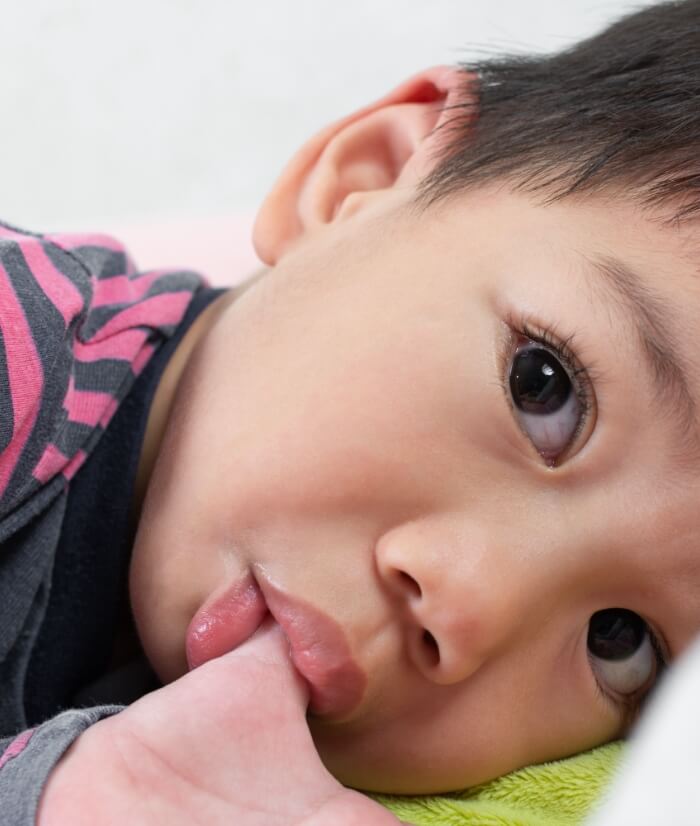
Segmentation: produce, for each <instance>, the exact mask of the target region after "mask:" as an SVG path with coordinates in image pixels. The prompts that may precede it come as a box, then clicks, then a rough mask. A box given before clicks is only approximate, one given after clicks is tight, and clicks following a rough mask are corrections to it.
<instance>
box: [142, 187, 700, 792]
mask: <svg viewBox="0 0 700 826" xmlns="http://www.w3.org/2000/svg"><path fill="white" fill-rule="evenodd" d="M410 194H411V193H409V192H406V191H404V190H396V191H393V192H391V193H389V194H386V195H385V197H383V198H382V199H379V200H378V201H377V203H376V204H375V205H373V206H372V207H368V208H367V209H365V210H363V211H360V212H359V213H357V214H356V215H354V216H352V217H350V218H348V219H347V220H344V221H339V222H333V223H331V224H328V225H325V226H322V227H319V228H318V229H317V230H316V231H315V232H314V233H312V234H311V235H310V236H309V237H308V238H306V239H305V241H304V242H301V243H299V244H297V245H296V246H295V247H294V248H292V249H291V250H290V251H289V252H288V253H287V254H286V255H285V256H284V257H283V259H282V260H281V261H280V263H279V264H278V265H277V266H276V267H275V268H273V270H271V272H270V273H269V275H268V276H267V277H266V278H264V279H263V280H261V281H260V282H259V283H258V284H256V285H255V286H254V287H253V288H252V289H251V290H250V291H249V292H247V293H246V294H245V295H243V296H242V297H241V298H240V299H239V300H238V301H237V302H235V303H234V304H232V305H231V306H230V307H229V308H228V310H227V311H226V312H225V314H224V315H223V316H222V317H221V319H220V321H219V323H218V324H217V325H216V326H215V327H214V329H213V330H212V331H211V332H210V333H209V334H208V336H207V337H206V338H205V339H204V342H203V345H202V346H201V348H200V349H199V351H198V352H197V354H196V358H195V359H194V362H193V363H192V364H191V365H190V367H189V368H188V371H187V372H186V373H185V377H184V379H183V383H182V385H181V394H180V396H179V399H178V402H177V404H176V408H175V411H176V412H175V415H174V418H173V421H172V423H171V425H170V428H169V431H168V433H167V434H166V442H165V447H164V450H163V451H162V453H161V457H160V459H159V463H158V465H157V467H156V471H155V476H154V479H155V484H153V485H151V490H150V492H149V499H148V501H147V506H146V509H145V513H144V516H143V519H142V526H141V531H140V534H139V537H138V540H137V543H136V549H135V556H134V565H133V567H132V582H131V587H132V601H133V606H134V612H135V616H136V620H137V624H138V627H139V631H140V634H141V637H142V641H143V644H144V647H145V650H146V652H147V654H148V656H149V658H150V659H151V660H152V662H153V664H154V666H155V667H156V669H157V671H158V672H159V674H160V675H161V677H162V678H163V679H164V680H170V679H173V678H175V677H177V676H179V675H181V674H182V673H184V672H185V671H186V669H187V664H186V660H185V647H184V645H185V634H186V630H187V627H188V623H189V622H190V620H191V619H192V616H193V614H194V613H195V612H196V611H197V610H198V608H199V607H200V606H201V605H202V603H203V602H204V601H205V600H206V599H207V598H208V597H209V596H210V595H211V594H212V593H213V592H214V591H215V590H216V589H221V588H222V587H227V586H228V585H230V584H231V583H233V582H236V581H239V580H241V579H242V578H243V577H244V576H245V575H246V574H247V573H248V572H251V571H252V572H253V574H254V575H255V576H258V577H260V578H261V579H264V580H265V581H270V582H272V583H274V584H276V585H277V586H278V587H279V588H280V589H282V590H283V591H284V592H286V593H287V594H289V595H292V596H293V597H294V598H296V599H298V600H303V601H304V602H305V603H306V604H308V605H309V606H312V608H313V609H314V610H315V611H317V612H321V613H322V614H324V615H326V616H327V617H329V618H331V619H332V620H333V621H335V622H336V623H337V624H338V625H339V626H340V627H341V628H342V631H343V634H344V636H345V639H346V641H347V644H348V645H349V647H350V650H351V652H352V656H353V658H354V659H355V661H356V663H357V664H358V665H359V667H360V668H361V669H362V671H363V672H364V674H365V676H366V686H365V690H364V693H363V694H362V697H361V700H360V702H359V704H358V705H356V707H354V708H353V709H352V710H351V711H350V712H349V713H347V714H345V715H344V716H343V715H341V716H338V715H334V714H333V713H331V714H328V715H325V716H324V715H321V716H319V717H315V716H311V718H310V721H309V722H310V726H311V730H312V733H313V735H314V738H315V741H316V744H317V747H318V749H319V752H320V754H321V756H322V757H323V759H324V761H325V762H326V764H327V765H328V767H329V768H330V769H331V770H332V771H333V772H334V773H335V774H337V776H338V777H339V778H340V779H341V780H342V781H344V782H345V783H347V784H349V785H356V786H358V787H361V788H366V789H377V790H392V791H402V790H405V791H412V792H421V791H428V790H444V789H450V788H456V787H461V786H465V785H471V784H474V783H477V782H479V781H481V780H484V779H486V778H491V777H493V776H495V775H498V774H501V773H504V772H507V771H508V770H511V769H514V768H516V767H519V766H521V765H524V764H527V763H532V762H536V761H541V760H545V759H551V758H557V757H562V756H565V755H567V754H571V753H573V752H576V751H579V750H582V749H586V748H587V747H591V746H593V745H596V744H599V743H601V742H602V741H605V740H607V739H610V738H613V737H615V736H616V735H618V734H620V732H621V729H622V728H623V713H622V711H621V709H620V707H619V706H618V705H616V702H615V701H613V700H611V699H607V698H606V697H605V696H604V695H603V694H602V693H601V689H600V688H599V687H598V682H597V681H599V682H600V683H601V685H602V686H603V692H606V691H607V692H609V693H612V694H613V695H614V693H615V689H616V688H618V689H619V688H621V687H624V686H625V685H626V686H628V687H631V688H635V687H639V686H640V685H641V684H642V683H645V682H648V681H649V680H648V679H647V678H652V679H653V671H654V666H653V665H651V664H650V663H651V662H652V661H653V660H654V656H650V657H647V658H646V659H645V656H636V657H631V658H630V659H629V660H627V661H623V662H622V663H613V664H611V663H610V662H605V661H603V660H597V661H594V663H595V664H594V665H593V666H592V661H591V658H590V654H589V651H588V647H587V634H588V629H589V620H590V618H591V616H592V615H593V614H594V613H595V612H597V611H600V610H603V609H608V608H625V609H628V610H630V611H633V612H636V613H637V614H639V615H640V616H641V617H643V618H644V619H645V620H646V621H647V622H648V623H649V624H650V626H651V627H652V628H653V629H654V632H655V633H656V635H657V636H659V637H660V638H662V639H664V640H665V641H666V644H667V645H668V647H669V649H670V651H671V652H672V655H673V656H675V655H676V654H677V653H678V652H680V651H681V650H682V649H683V648H684V647H685V646H686V645H687V644H688V642H689V641H690V639H691V636H692V635H693V633H694V632H695V631H696V630H697V629H698V627H700V598H699V595H700V588H699V584H700V565H699V564H698V555H697V537H698V531H699V530H700V511H699V509H698V501H700V500H699V495H700V491H699V485H698V475H699V474H698V468H699V467H700V466H699V465H698V464H697V461H698V459H697V456H698V451H697V449H695V450H694V452H691V451H693V448H692V447H691V445H694V444H695V442H696V440H697V438H698V429H697V426H696V425H692V426H690V427H689V429H688V431H687V434H686V435H687V437H688V439H687V444H684V443H683V442H682V441H681V436H680V434H679V433H678V430H677V428H676V427H675V425H674V416H675V415H676V414H679V413H680V412H681V411H682V410H683V409H684V408H683V404H684V401H683V399H682V398H681V397H679V396H678V395H677V394H675V393H674V392H673V391H672V390H671V389H670V376H671V370H672V368H671V367H670V363H669V362H665V365H666V366H665V367H663V366H662V367H661V368H660V370H661V372H657V373H656V374H655V375H654V374H652V373H651V372H650V370H649V368H648V366H647V357H646V356H645V355H644V353H643V351H642V349H641V347H640V342H639V340H638V337H637V335H636V333H635V327H634V326H633V324H632V322H631V321H630V320H629V318H628V317H627V316H626V314H625V313H626V310H625V307H624V306H623V305H622V304H621V302H619V301H617V300H615V299H614V298H613V290H612V288H611V287H610V285H609V283H606V281H605V280H604V279H603V276H602V275H601V274H599V273H597V272H596V271H595V269H594V268H593V266H592V265H591V264H590V263H589V261H590V260H592V259H594V258H596V257H601V256H616V257H617V258H619V259H620V261H621V262H623V263H624V264H625V265H626V266H627V267H628V268H630V269H634V270H636V271H638V272H639V274H640V276H641V277H642V279H643V283H642V284H639V285H637V286H636V287H635V289H636V290H637V292H638V293H640V294H641V293H644V294H645V296H646V299H647V300H648V301H650V302H651V303H652V306H653V307H655V308H656V310H658V311H659V313H661V312H663V313H665V312H667V311H668V312H669V313H670V318H671V319H673V321H670V320H669V323H668V327H667V329H666V334H667V335H668V336H669V337H670V339H671V340H672V341H673V343H674V345H675V346H676V347H677V348H678V350H679V352H680V354H681V356H682V358H683V359H684V363H685V366H686V368H687V370H688V376H687V378H688V381H689V390H690V393H691V394H692V395H693V396H694V397H695V398H697V397H698V394H700V371H699V370H698V366H697V359H696V350H697V348H696V347H695V345H694V343H693V342H694V340H695V338H696V337H697V334H696V333H694V332H693V331H697V330H698V329H700V283H699V282H698V280H697V268H696V267H695V266H694V264H693V262H692V257H691V253H692V251H691V250H690V248H689V246H688V245H687V244H686V243H684V241H685V240H687V239H686V234H685V233H686V231H685V230H683V231H681V230H669V229H662V228H661V227H660V225H658V224H653V223H651V222H650V221H648V220H646V219H645V218H644V217H642V215H641V214H640V213H639V212H637V211H635V210H633V209H632V208H631V207H630V206H626V205H624V204H623V203H621V202H620V201H618V202H614V201H611V202H610V203H604V202H603V201H601V200H591V201H590V202H589V203H588V204H587V205H585V204H582V203H576V202H575V201H573V200H569V201H564V202H561V203H559V204H555V205H552V206H548V207H542V206H535V205H533V203H532V202H531V201H529V200H527V199H526V198H525V197H524V196H516V195H513V194H509V193H507V192H505V191H500V192H499V191H497V190H496V189H495V188H494V189H490V190H481V191H475V192H472V193H469V194H466V195H462V196H460V197H459V198H458V199H456V200H454V201H453V202H452V203H449V204H445V205H444V206H443V207H442V208H440V209H438V210H437V211H435V212H432V213H427V214H426V215H424V216H421V217H416V216H411V215H409V214H408V213H407V212H406V211H405V210H402V208H401V207H402V205H404V204H405V203H406V202H407V200H408V198H409V196H410ZM688 237H689V236H688ZM521 315H524V316H525V317H526V320H527V322H528V324H529V327H530V328H531V330H532V328H534V329H535V330H538V329H539V328H542V327H544V328H548V329H551V330H553V336H554V337H555V340H560V339H561V340H567V339H568V338H569V336H572V335H573V336H574V338H573V339H572V340H571V341H570V342H569V345H570V348H571V349H573V350H574V351H575V352H576V353H577V355H578V356H579V358H580V359H581V361H582V362H583V363H584V364H586V365H587V366H589V367H590V368H591V371H592V376H591V379H592V381H593V387H592V392H593V394H594V400H593V402H592V408H591V410H590V412H589V415H588V418H587V420H586V421H585V422H584V423H583V426H582V429H581V431H580V433H579V435H578V436H576V437H575V438H574V441H573V443H571V444H570V445H569V446H568V447H567V446H566V442H567V439H568V438H569V437H570V436H571V434H572V433H573V432H574V431H575V429H576V426H577V420H578V411H579V410H580V407H578V406H577V405H578V402H577V401H576V395H575V394H574V395H571V396H569V398H568V401H567V402H566V403H565V404H563V405H562V406H559V407H558V406H557V405H556V404H555V405H554V407H553V408H552V409H553V412H551V413H546V412H543V411H542V409H540V408H537V407H535V408H534V410H535V411H536V412H534V413H531V414H530V418H529V419H526V418H525V417H524V416H523V413H522V412H520V411H518V412H516V410H515V408H514V406H513V404H512V402H511V401H510V400H509V399H512V395H510V396H509V395H508V394H510V393H512V392H513V390H512V388H511V385H510V384H509V377H510V375H511V373H512V372H513V370H512V369H510V367H509V365H510V362H511V357H512V356H513V354H514V353H515V351H516V350H518V349H519V350H522V349H525V350H527V349H531V350H532V349H533V345H531V344H529V343H528V342H529V340H528V339H525V338H517V337H516V338H515V339H509V336H508V330H509V327H508V321H509V319H510V321H511V322H512V323H517V322H518V319H519V318H520V316H521ZM643 333H644V335H645V336H647V337H648V339H649V341H651V342H656V344H657V345H660V339H659V335H658V330H657V329H655V327H654V325H653V324H652V323H651V320H647V323H646V324H645V325H644V327H643ZM501 353H505V356H506V358H505V362H504V361H503V360H502V358H501V355H499V354H501ZM540 355H541V351H540ZM518 363H519V364H520V365H521V366H520V370H521V375H522V376H526V375H527V374H526V371H525V368H524V367H523V366H522V362H518ZM538 364H539V368H538V369H539V371H540V374H541V373H542V371H543V370H544V372H545V373H546V374H548V375H552V374H553V373H554V375H557V373H556V364H557V360H556V358H554V357H551V356H550V357H549V359H548V360H545V361H540V362H539V363H538ZM663 370H666V375H664V373H663ZM558 375H559V378H558V379H557V383H556V384H555V390H556V393H559V394H561V395H565V390H566V387H567V379H566V378H565V376H562V375H561V374H558ZM502 381H504V382H505V389H506V391H507V392H506V393H504V389H503V387H502ZM522 381H523V384H522V385H521V387H522V392H523V394H524V393H525V391H528V390H530V388H531V385H532V382H530V384H528V383H527V382H526V381H525V378H522ZM657 383H658V384H661V387H657ZM517 386H518V385H517V384H516V387H517ZM556 393H555V396H554V398H555V399H556ZM521 400H522V397H521ZM544 422H546V423H547V424H546V425H543V423H544ZM519 423H520V424H519ZM547 430H548V433H547V432H545V431H547ZM526 431H527V432H529V434H530V438H532V439H533V441H535V442H536V443H537V444H538V446H539V447H540V448H541V447H542V445H543V443H544V442H547V445H548V447H547V450H548V453H547V458H544V457H543V456H542V455H541V453H540V452H538V450H537V449H536V448H535V446H534V445H533V442H532V441H530V439H529V438H528V436H527V435H526ZM547 440H548V441H547ZM556 454H559V455H556ZM425 631H428V632H429V633H430V635H432V639H430V638H427V637H426V636H425ZM633 648H634V646H633ZM642 648H643V649H644V651H647V653H648V651H649V650H650V649H649V647H648V646H647V647H646V648H644V646H642ZM615 668H617V671H616V670H615ZM635 668H637V669H638V671H639V673H638V674H637V676H636V677H635V674H634V669H635ZM596 674H597V677H596Z"/></svg>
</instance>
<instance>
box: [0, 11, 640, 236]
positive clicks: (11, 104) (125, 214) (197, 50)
mask: <svg viewBox="0 0 700 826" xmlns="http://www.w3.org/2000/svg"><path fill="white" fill-rule="evenodd" d="M643 5H648V3H646V4H645V3H644V2H641V3H632V2H627V1H626V0H490V2H483V1H482V2H477V0H343V2H340V1H339V0H248V2H238V0H113V1H110V2H104V0H0V9H1V10H2V18H0V22H1V26H2V41H1V42H2V46H1V48H0V73H1V77H2V82H1V83H0V112H1V113H2V114H1V115H0V141H1V142H2V160H3V175H2V189H1V190H0V193H1V195H0V216H2V217H3V218H4V219H5V220H8V221H11V222H14V223H17V224H20V225H24V226H28V227H31V228H34V229H38V230H40V229H44V230H45V229H60V228H70V227H77V226H81V225H82V226H85V225H86V223H87V224H89V226H90V227H95V226H103V227H104V228H105V229H107V230H109V227H110V224H113V223H115V224H117V225H120V224H123V222H124V221H135V222H142V223H143V222H145V223H148V222H151V223H152V222H160V223H161V224H162V223H163V222H167V221H169V220H182V219H188V218H190V217H191V218H200V219H201V218H202V217H203V216H208V215H224V214H226V215H228V214H233V213H250V212H252V211H253V210H254V209H255V207H256V205H257V204H258V203H259V202H260V200H261V199H262V197H263V196H264V194H265V192H266V190H267V188H268V187H269V186H270V184H271V183H272V181H273V180H274V178H275V177H276V175H277V173H278V172H279V170H280V168H281V167H282V165H283V164H284V162H285V160H286V159H287V158H288V157H289V156H290V155H291V154H292V153H293V152H294V150H295V149H296V148H297V147H298V145H299V144H300V143H301V142H302V141H303V140H304V139H305V138H306V137H308V136H310V135H311V134H312V133H313V132H315V131H316V130H317V129H319V128H320V127H321V126H323V125H324V124H325V123H327V122H329V121H331V120H334V119H336V118H338V117H340V116H342V115H344V114H346V113H347V112H350V111H352V110H353V109H355V108H357V107H359V106H361V105H363V104H365V103H368V102H370V101H371V100H373V99H375V98H377V97H380V96H381V95H383V94H384V93H385V92H387V91H388V90H389V89H391V88H392V87H393V86H394V85H395V84H397V83H399V82H400V81H401V80H403V79H404V78H406V77H408V76H410V75H411V74H413V73H414V72H416V71H417V70H419V69H421V68H423V67H425V66H429V65H431V64H435V63H443V62H449V63H454V62H456V61H458V60H460V59H466V58H468V57H470V56H474V54H475V53H476V51H477V50H478V49H483V48H488V49H490V50H496V51H513V50H517V51H519V52H522V51H537V50H552V49H559V48H561V47H563V46H565V45H567V44H569V43H571V42H573V41H575V40H578V39H580V38H581V37H584V36H586V35H589V34H592V33H594V32H596V31H597V30H599V29H600V28H601V27H603V26H604V25H605V24H606V23H608V22H610V21H611V20H613V19H615V18H617V17H619V16H621V15H622V14H624V13H625V12H627V11H629V10H632V9H633V8H637V7H641V6H643Z"/></svg>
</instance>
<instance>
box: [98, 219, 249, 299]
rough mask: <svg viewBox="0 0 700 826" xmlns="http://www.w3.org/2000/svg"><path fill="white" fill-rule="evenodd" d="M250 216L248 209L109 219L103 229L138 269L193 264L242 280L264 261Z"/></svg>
mask: <svg viewBox="0 0 700 826" xmlns="http://www.w3.org/2000/svg"><path fill="white" fill-rule="evenodd" d="M254 220H255V215H254V214H252V213H251V214H231V215H212V216H209V217H205V218H196V219H191V220H187V219H178V220H172V221H158V222H142V223H138V224H137V223H134V224H110V225H109V226H104V227H102V230H103V231H104V232H106V233H108V234H110V235H114V236H115V237H116V238H118V239H119V240H120V241H122V242H123V243H124V244H125V245H126V248H127V249H128V250H129V252H130V253H131V255H132V257H133V258H134V260H135V261H136V265H137V266H138V268H139V270H148V269H156V268H157V269H163V268H171V267H178V268H186V269H193V270H197V271H198V272H201V273H202V274H203V275H205V276H207V279H208V280H209V282H210V283H211V284H213V285H214V286H220V285H221V286H223V285H227V284H237V283H239V282H240V281H243V280H245V279H246V278H247V277H248V276H249V275H251V274H252V273H253V272H254V271H255V270H257V269H259V268H260V267H261V266H262V263H261V262H260V260H259V259H258V257H257V255H256V254H255V250H254V249H253V242H252V240H251V235H252V230H253V222H254Z"/></svg>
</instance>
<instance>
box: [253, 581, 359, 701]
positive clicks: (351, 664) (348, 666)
mask: <svg viewBox="0 0 700 826" xmlns="http://www.w3.org/2000/svg"><path fill="white" fill-rule="evenodd" d="M254 578H255V580H256V581H257V583H258V586H259V588H260V590H261V591H262V594H263V597H264V598H265V602H266V603H267V607H268V609H269V611H270V613H271V614H272V616H273V618H274V619H275V621H276V622H277V623H278V624H279V625H280V627H281V628H282V630H283V631H284V633H285V635H286V637H287V639H288V640H289V646H290V656H291V659H292V662H293V663H294V666H295V668H296V669H297V671H298V672H299V673H300V674H301V676H302V677H303V678H304V679H305V680H306V681H307V683H308V684H309V695H310V702H309V709H310V711H311V712H313V713H315V714H319V715H324V716H333V717H341V716H346V715H347V714H349V713H350V712H351V711H352V710H353V709H354V708H356V707H357V705H359V703H360V702H361V700H362V696H363V694H364V690H365V686H366V684H367V676H366V674H365V672H364V671H363V670H362V669H361V668H360V666H359V665H358V663H357V662H356V661H355V659H354V658H353V657H352V654H351V651H350V646H349V644H348V641H347V639H346V637H345V634H344V633H343V630H342V628H341V626H340V625H339V624H338V623H337V622H336V621H335V620H333V619H331V618H330V617H329V616H327V615H326V614H324V613H323V612H321V611H320V610H319V609H318V608H315V607H314V606H312V605H310V604H309V603H307V602H305V601H304V600H301V599H299V598H296V597H293V596H292V595H291V594H288V593H287V592H285V591H284V590H283V589H282V588H280V587H279V586H278V585H276V584H275V583H273V582H272V581H271V580H270V579H269V578H268V576H267V575H266V573H265V571H263V570H260V569H259V568H258V569H256V570H255V572H254Z"/></svg>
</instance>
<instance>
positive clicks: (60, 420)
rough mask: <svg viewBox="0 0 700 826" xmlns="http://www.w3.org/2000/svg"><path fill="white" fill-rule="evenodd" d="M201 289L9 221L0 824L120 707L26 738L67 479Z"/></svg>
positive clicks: (2, 383)
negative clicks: (29, 681) (31, 665)
mask: <svg viewBox="0 0 700 826" xmlns="http://www.w3.org/2000/svg"><path fill="white" fill-rule="evenodd" d="M203 284H204V281H203V279H202V277H201V276H200V275H198V274H196V273H193V272H189V271H180V270H177V271H176V270H151V271H148V272H138V271H137V269H136V267H135V265H134V262H133V261H132V260H131V258H130V257H129V255H128V254H127V252H126V250H125V249H124V248H123V246H122V245H121V244H120V243H119V242H118V241H116V240H114V239H113V238H110V237H107V236H104V235H78V234H43V235H42V234H38V233H33V232H28V231H24V230H20V229H17V228H16V227H12V226H10V225H8V224H5V223H0V822H1V823H2V824H6V826H30V824H33V823H34V814H35V810H36V805H37V802H38V798H39V795H40V793H41V789H42V787H43V784H44V782H45V780H46V777H47V776H48V773H49V772H50V770H51V768H52V766H53V765H54V764H55V762H56V761H57V760H58V759H59V758H60V756H61V754H62V753H63V751H64V750H65V749H66V748H67V747H68V746H69V745H70V743H71V742H72V740H73V739H75V737H77V736H78V734H80V732H81V731H82V730H84V728H86V727H87V726H89V725H91V724H92V723H94V722H96V721H97V720H98V719H100V718H101V717H103V716H105V715H108V714H112V713H115V712H117V711H119V710H120V707H119V706H97V707H94V708H91V709H74V710H70V711H66V712H63V713H61V714H59V715H57V716H56V717H54V718H52V719H51V720H49V721H47V722H46V723H43V724H41V725H40V726H38V727H37V728H35V729H28V730H23V729H27V722H26V717H25V715H24V706H23V686H24V679H25V677H26V671H27V664H28V661H29V655H30V652H31V649H32V645H33V643H34V641H35V640H36V638H37V634H38V631H39V629H40V627H41V622H42V619H43V617H44V614H45V611H46V606H47V602H48V595H49V592H50V587H51V576H52V569H53V560H54V556H55V550H56V547H57V544H58V540H59V537H60V533H61V524H62V519H63V515H64V513H65V510H66V500H67V491H68V487H69V484H70V481H71V479H72V478H73V477H74V476H75V474H76V473H77V472H78V470H79V469H80V467H81V466H82V465H83V463H84V462H85V460H86V458H87V457H88V456H89V455H90V454H91V452H92V451H93V449H94V447H95V445H96V444H97V442H98V441H99V439H100V436H101V435H102V434H103V433H104V431H105V428H107V427H108V425H109V423H110V421H111V419H112V417H113V416H114V414H115V412H116V410H117V409H118V407H119V405H120V402H121V401H122V400H123V399H124V398H125V397H126V395H127V394H128V393H129V391H130V389H131V388H132V386H133V384H134V382H135V380H136V378H137V377H138V376H139V374H140V373H141V371H142V370H143V369H144V367H145V366H146V364H147V363H148V362H149V360H150V359H151V356H153V354H154V353H155V352H156V350H157V348H158V347H159V346H160V345H161V344H162V343H164V342H165V341H166V340H167V339H168V338H169V337H171V336H172V335H173V333H174V332H175V330H176V328H177V327H178V325H179V324H180V323H181V321H182V320H183V318H184V316H185V314H186V312H187V309H188V307H189V306H190V303H191V301H192V298H193V295H194V294H195V292H196V291H197V290H198V289H199V288H200V287H201V286H202V285H203Z"/></svg>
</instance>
